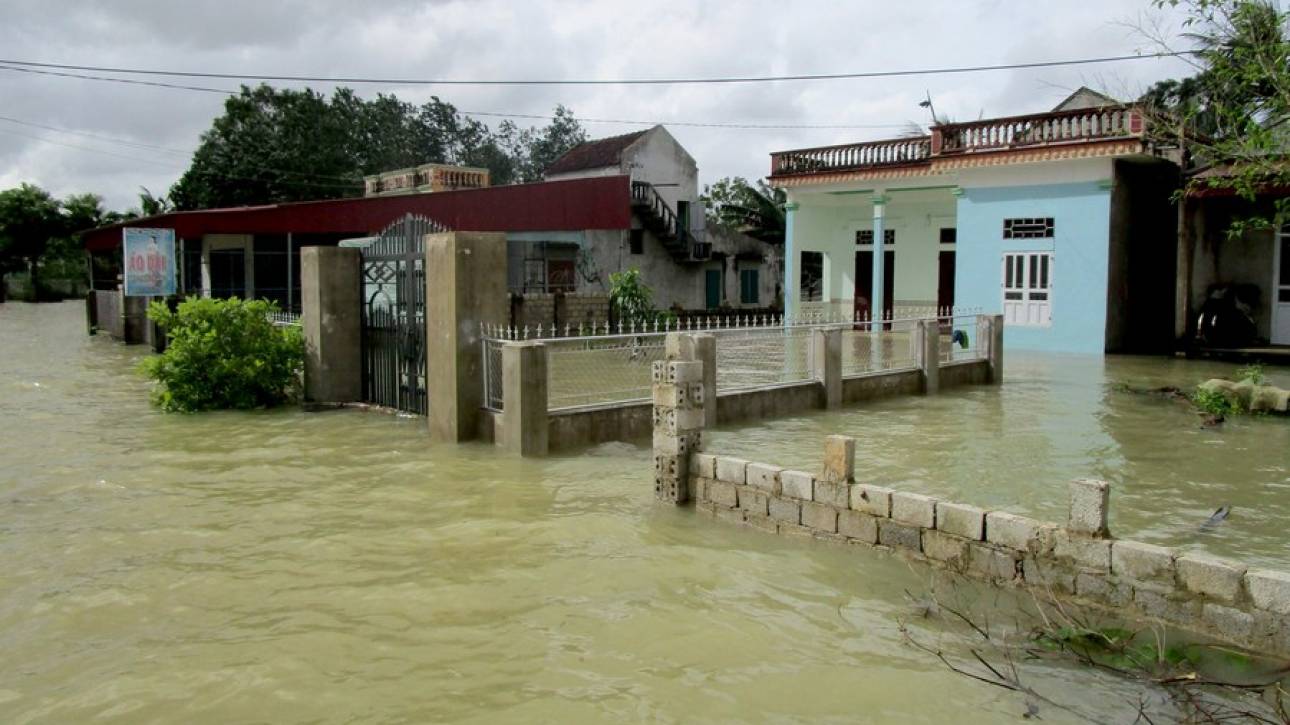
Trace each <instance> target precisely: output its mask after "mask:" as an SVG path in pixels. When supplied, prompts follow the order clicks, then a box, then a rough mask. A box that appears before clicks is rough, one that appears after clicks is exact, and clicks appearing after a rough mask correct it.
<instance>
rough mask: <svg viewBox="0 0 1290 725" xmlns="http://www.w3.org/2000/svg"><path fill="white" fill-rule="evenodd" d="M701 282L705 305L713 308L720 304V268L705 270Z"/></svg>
mask: <svg viewBox="0 0 1290 725" xmlns="http://www.w3.org/2000/svg"><path fill="white" fill-rule="evenodd" d="M703 282H704V290H705V292H706V294H705V295H704V297H705V301H706V303H707V307H708V309H710V310H715V309H717V308H718V307H720V306H721V270H719V269H709V270H706V271H705V272H704V274H703Z"/></svg>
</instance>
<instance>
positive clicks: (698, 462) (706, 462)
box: [690, 453, 717, 478]
mask: <svg viewBox="0 0 1290 725" xmlns="http://www.w3.org/2000/svg"><path fill="white" fill-rule="evenodd" d="M690 475H691V476H702V477H704V478H716V477H717V457H716V456H714V455H712V454H711V453H692V454H690Z"/></svg>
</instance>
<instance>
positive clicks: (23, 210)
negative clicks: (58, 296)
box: [0, 184, 122, 295]
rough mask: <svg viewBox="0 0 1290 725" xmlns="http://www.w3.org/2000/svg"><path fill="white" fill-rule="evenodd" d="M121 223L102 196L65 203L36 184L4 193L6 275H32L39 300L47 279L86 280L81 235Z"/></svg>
mask: <svg viewBox="0 0 1290 725" xmlns="http://www.w3.org/2000/svg"><path fill="white" fill-rule="evenodd" d="M121 218H122V217H121V215H119V214H115V213H113V212H109V211H107V210H105V209H104V208H103V199H102V197H100V196H98V195H97V194H73V195H72V196H69V197H67V198H66V199H64V200H62V201H59V200H58V199H55V198H54V197H53V196H52V195H51V194H50V193H49V192H48V191H45V190H44V189H42V188H40V187H38V186H34V185H32V184H22V185H21V186H19V187H16V188H13V189H7V190H5V191H0V273H4V272H13V271H18V270H21V269H25V270H27V272H28V273H29V274H30V275H31V282H32V286H33V287H34V288H35V289H36V290H37V294H38V295H39V293H40V289H41V287H40V281H41V280H42V279H46V278H53V279H84V277H85V273H86V272H85V252H84V250H82V248H81V245H80V239H79V236H78V233H79V232H82V231H85V230H87V229H92V228H94V227H98V226H102V225H103V224H108V223H111V222H115V221H119V220H120V219H121Z"/></svg>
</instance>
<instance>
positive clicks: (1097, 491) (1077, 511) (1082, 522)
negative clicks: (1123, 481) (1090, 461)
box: [1066, 478, 1111, 537]
mask: <svg viewBox="0 0 1290 725" xmlns="http://www.w3.org/2000/svg"><path fill="white" fill-rule="evenodd" d="M1068 490H1069V492H1070V509H1069V513H1068V514H1067V516H1066V528H1067V529H1069V530H1071V531H1074V532H1076V533H1080V534H1087V535H1089V536H1095V537H1101V536H1107V535H1108V534H1109V532H1108V529H1107V525H1106V514H1107V508H1108V506H1109V504H1110V499H1111V486H1110V484H1108V483H1107V482H1106V481H1094V480H1092V479H1089V478H1080V479H1076V480H1074V481H1071V482H1070V485H1069V486H1068Z"/></svg>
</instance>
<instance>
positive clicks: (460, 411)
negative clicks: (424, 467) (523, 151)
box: [425, 232, 507, 443]
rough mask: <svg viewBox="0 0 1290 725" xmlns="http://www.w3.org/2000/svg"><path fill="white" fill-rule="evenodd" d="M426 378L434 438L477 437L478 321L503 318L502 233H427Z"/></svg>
mask: <svg viewBox="0 0 1290 725" xmlns="http://www.w3.org/2000/svg"><path fill="white" fill-rule="evenodd" d="M425 269H426V380H427V381H428V383H429V391H428V395H429V408H430V416H429V424H430V434H431V437H432V438H433V439H434V440H436V441H444V442H450V443H456V442H459V441H465V440H470V439H472V438H475V437H476V436H477V435H478V432H479V420H480V410H481V409H482V408H483V405H484V380H483V375H484V361H483V350H482V349H481V342H480V328H481V323H485V322H487V323H491V324H498V323H501V322H504V321H505V320H506V314H507V299H506V235H505V234H502V233H499V232H445V233H442V234H430V235H428V236H427V237H426V263H425Z"/></svg>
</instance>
